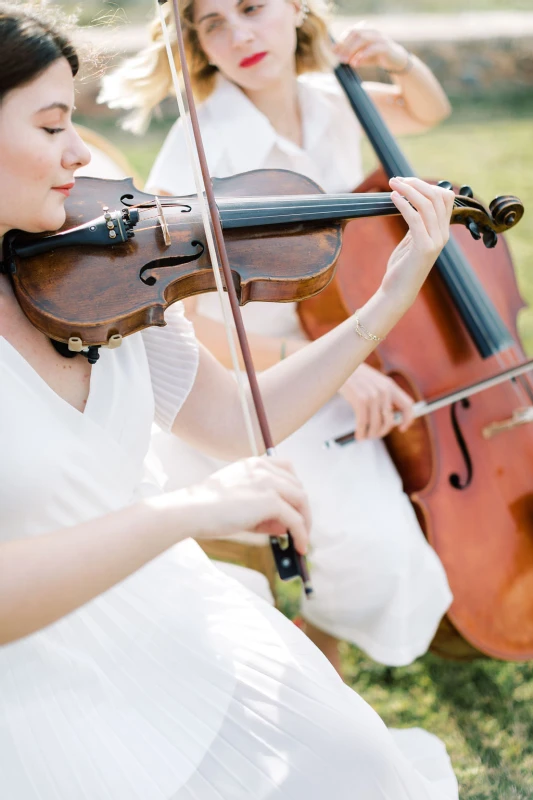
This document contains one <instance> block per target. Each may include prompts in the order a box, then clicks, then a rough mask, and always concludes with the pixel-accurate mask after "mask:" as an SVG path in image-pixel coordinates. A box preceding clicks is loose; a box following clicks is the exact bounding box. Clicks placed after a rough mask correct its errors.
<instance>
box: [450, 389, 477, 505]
mask: <svg viewBox="0 0 533 800" xmlns="http://www.w3.org/2000/svg"><path fill="white" fill-rule="evenodd" d="M460 404H461V406H462V408H470V400H469V399H468V398H467V397H465V398H464V399H463V400H461V401H460ZM450 419H451V422H452V427H453V432H454V434H455V439H456V441H457V445H458V447H459V450H460V451H461V454H462V456H463V459H464V462H465V468H466V477H465V478H461V476H460V475H459V474H458V473H457V472H452V474H451V475H450V478H449V481H450V485H451V486H453V488H454V489H459V490H463V489H466V488H467V487H468V486H470V484H471V483H472V478H473V475H474V469H473V465H472V459H471V458H470V453H469V452H468V448H467V446H466V442H465V438H464V436H463V433H462V431H461V427H460V425H459V421H458V419H457V403H454V404H453V405H452V406H451V408H450Z"/></svg>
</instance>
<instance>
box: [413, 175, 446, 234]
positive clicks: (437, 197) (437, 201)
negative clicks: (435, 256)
mask: <svg viewBox="0 0 533 800" xmlns="http://www.w3.org/2000/svg"><path fill="white" fill-rule="evenodd" d="M401 180H402V182H403V183H404V184H407V185H408V186H413V187H414V188H415V189H416V190H417V191H418V192H420V194H422V195H424V197H427V198H428V200H430V202H431V203H432V204H433V207H434V209H435V212H436V217H437V221H438V224H439V227H440V230H441V233H442V235H443V239H444V243H446V242H447V241H448V238H449V226H450V218H451V214H452V210H453V204H454V201H455V194H454V193H453V192H452V191H451V190H450V189H443V188H442V187H441V186H436V185H435V184H431V183H427V182H426V181H423V180H421V179H420V178H415V177H409V178H402V179H401ZM409 199H410V198H409Z"/></svg>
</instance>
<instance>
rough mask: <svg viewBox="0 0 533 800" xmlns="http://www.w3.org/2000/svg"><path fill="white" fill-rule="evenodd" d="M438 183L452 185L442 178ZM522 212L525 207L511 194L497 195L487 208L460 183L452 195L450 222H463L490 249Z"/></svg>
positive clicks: (515, 222)
mask: <svg viewBox="0 0 533 800" xmlns="http://www.w3.org/2000/svg"><path fill="white" fill-rule="evenodd" d="M439 186H444V187H445V188H451V184H449V183H448V181H441V182H440V183H439ZM523 215H524V206H523V204H522V203H521V201H520V200H519V199H518V197H515V196H514V195H500V196H499V197H496V198H495V199H494V200H493V201H492V202H491V203H490V205H489V208H488V209H487V208H485V206H484V205H483V204H482V203H480V202H479V200H476V199H475V197H474V196H473V192H472V189H471V188H470V187H469V186H462V187H461V189H460V190H459V193H458V194H456V196H455V202H454V207H453V211H452V220H451V221H452V223H458V224H461V225H465V227H466V228H468V230H469V231H470V233H471V234H472V237H473V238H474V239H481V237H483V244H484V245H485V247H489V248H490V247H494V246H495V245H496V243H497V241H498V237H497V234H498V233H504V232H505V231H508V230H510V229H511V228H514V226H515V225H516V224H517V223H518V222H520V220H521V219H522V217H523Z"/></svg>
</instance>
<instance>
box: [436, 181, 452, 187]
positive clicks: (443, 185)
mask: <svg viewBox="0 0 533 800" xmlns="http://www.w3.org/2000/svg"><path fill="white" fill-rule="evenodd" d="M437 186H440V188H441V189H453V186H452V184H451V183H450V181H439V182H438V184H437Z"/></svg>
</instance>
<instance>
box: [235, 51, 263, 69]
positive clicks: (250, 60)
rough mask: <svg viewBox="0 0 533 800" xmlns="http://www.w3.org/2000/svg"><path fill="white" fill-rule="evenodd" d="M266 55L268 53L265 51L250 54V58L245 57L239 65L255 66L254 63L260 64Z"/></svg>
mask: <svg viewBox="0 0 533 800" xmlns="http://www.w3.org/2000/svg"><path fill="white" fill-rule="evenodd" d="M266 55H267V53H266V51H265V52H264V53H256V54H255V55H253V56H248V58H243V60H242V61H241V63H240V64H239V67H244V68H246V67H253V66H254V64H259V62H260V61H262V60H263V59H264V57H265V56H266Z"/></svg>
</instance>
